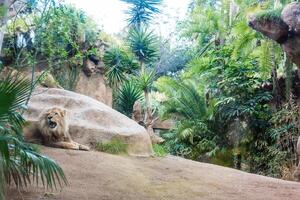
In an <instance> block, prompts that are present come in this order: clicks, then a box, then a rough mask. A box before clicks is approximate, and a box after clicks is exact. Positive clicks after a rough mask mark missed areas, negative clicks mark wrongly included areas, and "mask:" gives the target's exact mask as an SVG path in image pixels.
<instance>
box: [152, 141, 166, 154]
mask: <svg viewBox="0 0 300 200" xmlns="http://www.w3.org/2000/svg"><path fill="white" fill-rule="evenodd" d="M153 151H154V153H155V155H156V156H158V157H165V156H166V155H167V154H168V152H167V150H166V148H165V147H164V146H162V145H159V144H154V145H153Z"/></svg>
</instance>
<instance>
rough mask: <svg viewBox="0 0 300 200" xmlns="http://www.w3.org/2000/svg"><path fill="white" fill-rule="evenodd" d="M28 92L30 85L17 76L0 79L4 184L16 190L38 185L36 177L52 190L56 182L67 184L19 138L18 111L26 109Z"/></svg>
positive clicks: (50, 162) (50, 163) (52, 165)
mask: <svg viewBox="0 0 300 200" xmlns="http://www.w3.org/2000/svg"><path fill="white" fill-rule="evenodd" d="M30 90H31V82H30V81H29V80H27V79H26V78H23V77H20V76H19V75H17V76H8V77H7V78H6V79H4V80H0V99H1V101H0V164H1V166H0V168H1V169H3V173H4V175H5V180H6V183H9V184H10V183H12V182H13V183H14V184H15V185H16V186H17V187H23V186H27V185H28V184H30V183H32V182H37V183H38V181H39V178H40V179H41V181H42V184H43V185H44V186H47V187H49V188H56V181H57V182H58V183H59V185H60V186H62V184H66V183H67V180H66V177H65V175H64V173H63V170H62V169H61V168H60V167H59V165H58V164H57V163H56V162H55V161H54V160H52V159H50V158H48V157H45V156H42V155H40V154H38V153H37V152H35V151H33V150H32V149H31V148H30V146H29V145H28V144H25V143H24V141H23V138H22V135H21V131H22V126H23V125H24V122H25V120H24V119H23V117H22V115H21V114H20V111H22V110H23V109H24V108H26V103H27V100H28V97H29V95H30ZM0 176H1V175H0Z"/></svg>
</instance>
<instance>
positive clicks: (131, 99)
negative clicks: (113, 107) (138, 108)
mask: <svg viewBox="0 0 300 200" xmlns="http://www.w3.org/2000/svg"><path fill="white" fill-rule="evenodd" d="M117 97H118V101H117V104H118V110H119V111H120V112H121V113H123V114H125V115H127V116H128V117H131V115H132V112H133V105H134V103H135V102H136V101H139V100H141V99H142V98H143V94H142V90H141V89H140V88H139V87H138V85H137V84H135V82H133V81H126V82H125V83H124V84H123V85H122V86H121V88H120V89H119V90H118V96H117Z"/></svg>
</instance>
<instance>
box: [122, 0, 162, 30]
mask: <svg viewBox="0 0 300 200" xmlns="http://www.w3.org/2000/svg"><path fill="white" fill-rule="evenodd" d="M121 1H123V2H125V3H128V4H131V6H130V8H129V10H128V11H127V12H126V13H127V14H128V15H129V18H128V19H127V21H128V23H129V26H131V27H135V28H137V29H140V28H141V27H142V25H148V23H149V22H150V21H151V19H152V18H153V15H154V14H157V13H159V12H160V10H159V8H158V6H159V5H160V4H161V2H162V0H121Z"/></svg>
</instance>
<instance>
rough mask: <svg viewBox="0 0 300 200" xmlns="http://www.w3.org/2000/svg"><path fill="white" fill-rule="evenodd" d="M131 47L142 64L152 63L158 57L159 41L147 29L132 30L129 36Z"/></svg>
mask: <svg viewBox="0 0 300 200" xmlns="http://www.w3.org/2000/svg"><path fill="white" fill-rule="evenodd" d="M128 43H129V47H130V49H131V50H132V52H133V53H134V54H135V56H136V57H137V59H138V60H139V61H140V62H141V63H150V62H153V61H155V59H156V58H157V57H158V46H157V39H156V37H155V35H154V34H153V32H151V31H148V30H147V29H144V28H143V29H135V28H132V29H131V30H130V31H129V36H128Z"/></svg>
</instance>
